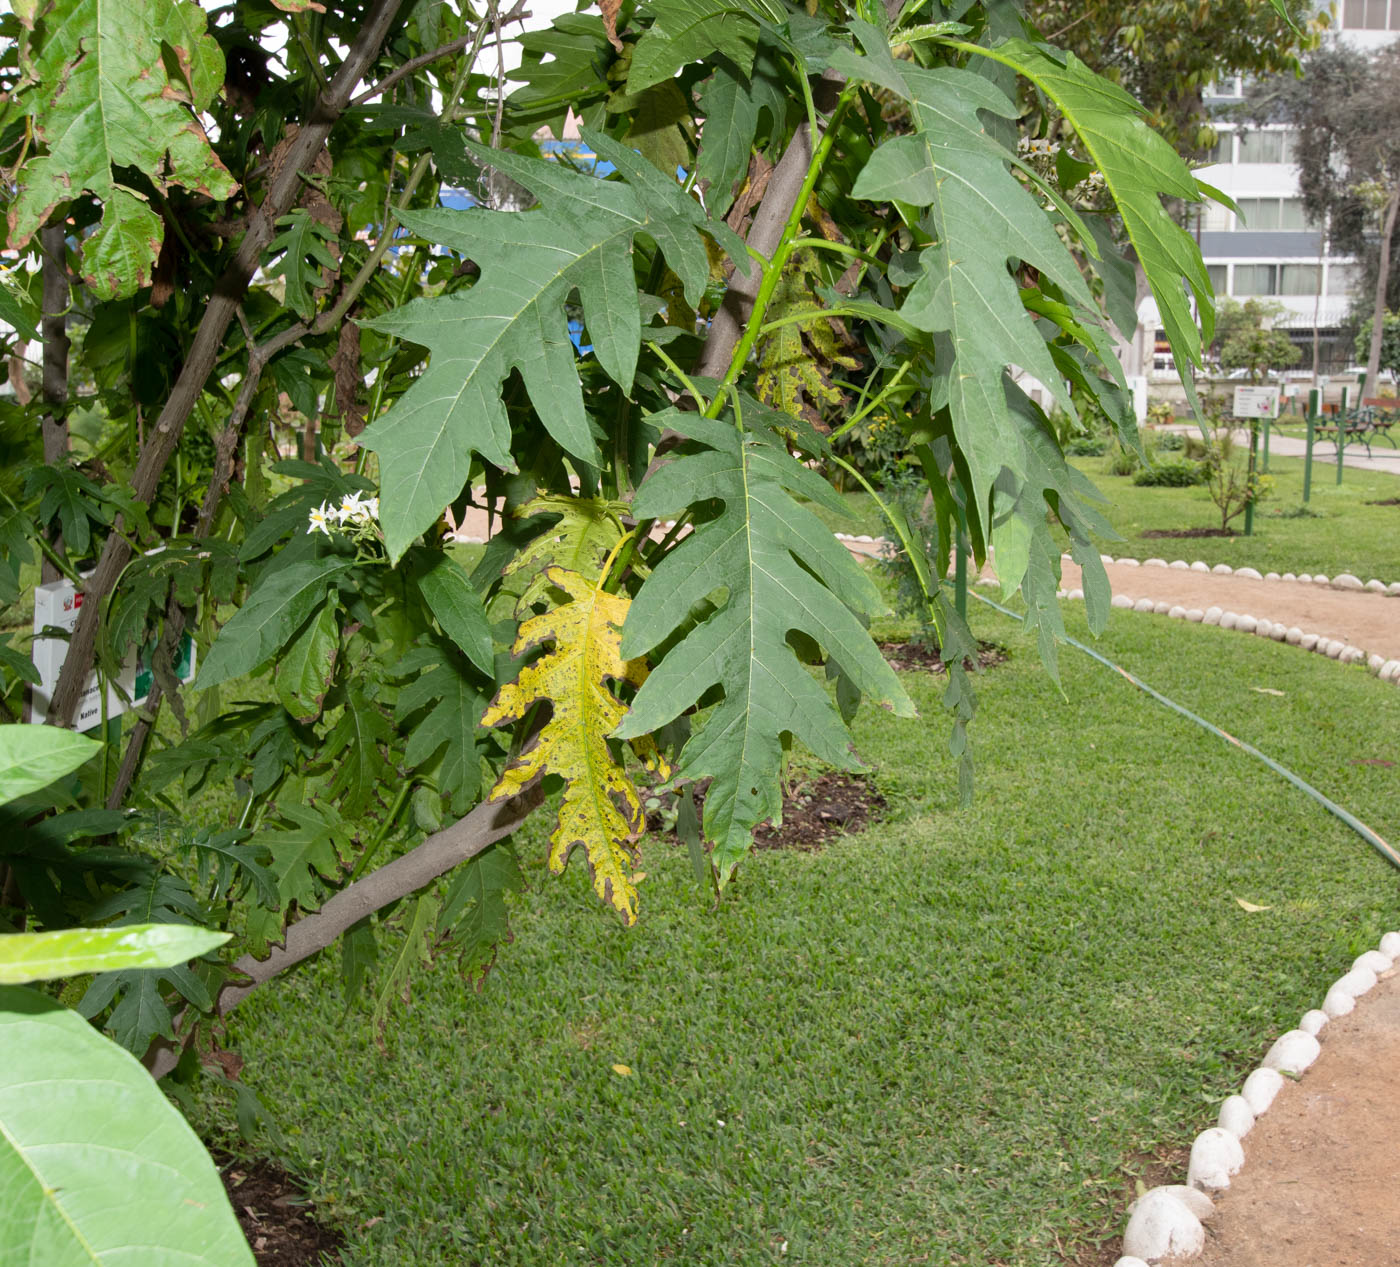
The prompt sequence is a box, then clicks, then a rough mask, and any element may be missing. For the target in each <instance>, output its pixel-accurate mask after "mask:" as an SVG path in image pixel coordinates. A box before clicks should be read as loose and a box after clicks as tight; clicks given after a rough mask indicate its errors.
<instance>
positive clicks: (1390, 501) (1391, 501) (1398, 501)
mask: <svg viewBox="0 0 1400 1267" xmlns="http://www.w3.org/2000/svg"><path fill="white" fill-rule="evenodd" d="M1366 505H1368V506H1400V497H1384V498H1382V499H1381V500H1380V501H1378V502H1367V503H1366Z"/></svg>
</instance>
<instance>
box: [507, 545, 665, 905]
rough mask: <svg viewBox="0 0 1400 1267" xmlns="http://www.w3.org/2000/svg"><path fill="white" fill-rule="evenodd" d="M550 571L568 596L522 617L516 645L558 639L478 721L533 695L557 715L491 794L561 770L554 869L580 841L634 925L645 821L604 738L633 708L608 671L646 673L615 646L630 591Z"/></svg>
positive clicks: (652, 757)
mask: <svg viewBox="0 0 1400 1267" xmlns="http://www.w3.org/2000/svg"><path fill="white" fill-rule="evenodd" d="M546 575H547V576H548V578H549V581H550V583H551V584H553V585H556V586H558V587H559V588H560V589H562V590H563V591H564V592H565V593H566V594H568V596H569V601H567V602H565V603H563V604H562V605H561V606H559V607H556V608H554V609H553V610H552V611H548V612H545V613H544V614H543V615H540V616H533V617H531V618H530V619H529V620H527V621H525V622H524V623H523V624H522V625H521V626H520V632H519V634H518V635H517V637H516V639H515V646H514V651H515V654H516V655H519V654H521V653H522V652H524V651H526V650H527V649H528V648H530V647H534V646H537V645H539V644H540V643H542V642H546V641H550V642H553V644H554V647H553V649H552V650H551V651H548V652H547V653H546V654H545V655H543V656H541V657H540V659H538V660H536V661H535V662H534V663H533V664H528V665H526V666H525V667H524V668H523V669H521V670H520V674H519V676H518V677H517V678H516V680H515V681H514V682H511V683H508V684H507V685H505V686H503V687H502V688H501V691H500V694H499V695H497V696H496V699H495V701H494V702H493V703H492V705H491V707H490V708H488V709H487V710H486V715H485V716H484V717H483V718H482V719H481V722H482V725H483V726H499V725H501V724H502V723H503V722H508V721H515V720H516V719H518V718H520V717H523V716H524V715H525V713H526V712H527V711H528V710H529V709H530V707H531V705H533V704H536V703H548V704H549V705H550V707H551V709H552V710H553V715H552V716H551V717H550V719H549V722H548V723H547V724H546V725H545V727H544V730H543V731H542V732H541V733H540V737H539V739H538V741H537V742H536V743H535V744H534V746H533V747H531V748H529V749H528V750H527V751H525V752H522V753H521V754H520V755H519V756H517V757H516V758H515V759H514V760H513V761H512V762H511V763H510V765H508V766H507V767H506V769H505V772H504V773H503V774H502V775H501V779H500V782H499V783H497V784H496V786H495V788H494V789H493V790H492V792H491V798H490V799H492V800H500V799H501V798H503V797H507V796H513V795H515V793H517V792H519V791H520V790H521V789H522V788H523V787H525V786H526V785H527V784H529V783H532V782H533V781H534V780H535V779H536V778H538V777H540V776H541V775H543V774H546V773H552V774H557V775H560V776H561V777H562V778H563V779H564V782H565V787H564V798H563V800H562V801H561V802H560V805H559V821H558V824H557V825H556V827H555V829H554V832H553V834H552V835H551V836H550V838H549V842H550V851H549V866H550V870H551V871H553V872H554V873H555V874H556V875H558V874H559V873H560V872H562V871H563V870H564V864H565V863H566V862H567V861H568V856H569V853H570V852H571V851H572V850H573V848H574V846H575V845H582V846H583V847H584V851H585V853H586V854H587V857H588V869H589V872H590V873H591V875H592V877H593V888H594V890H595V892H597V894H598V896H599V897H600V898H602V899H603V901H604V902H606V903H608V905H609V906H612V907H614V908H616V909H617V911H618V912H619V913H620V914H621V915H622V918H623V919H624V920H625V921H626V922H627V923H628V924H632V923H634V922H635V921H636V918H637V886H636V884H635V883H634V881H633V868H634V867H635V865H636V863H637V853H636V850H635V849H634V848H633V847H632V844H633V842H634V841H635V840H636V838H637V837H638V836H639V835H640V834H641V831H642V828H643V827H644V826H645V821H646V820H645V815H644V814H643V813H642V806H641V801H640V799H639V798H638V796H637V789H636V788H635V787H634V786H633V785H632V780H631V779H630V778H628V777H627V772H626V771H625V770H624V769H623V767H622V766H621V765H620V764H619V763H618V762H617V761H615V760H614V759H613V755H612V752H611V751H610V750H609V748H608V742H607V736H608V735H610V734H611V733H612V732H613V730H615V729H616V728H617V724H618V723H619V722H620V721H621V720H622V718H623V716H624V715H625V714H626V712H627V705H625V704H624V703H623V702H622V701H621V700H620V699H618V698H617V696H615V695H614V694H613V693H612V691H611V690H610V689H609V687H608V684H607V679H608V678H612V679H614V680H615V681H619V682H630V683H631V684H632V685H633V686H641V684H642V683H643V682H644V681H645V680H646V673H647V671H646V666H645V664H643V662H642V661H641V660H624V659H623V658H622V656H621V654H620V653H619V650H618V646H619V643H620V642H621V636H622V633H621V631H622V622H623V620H624V619H625V618H626V616H627V608H628V607H629V605H630V602H631V600H630V599H628V598H627V597H626V596H625V595H619V594H607V593H604V592H603V591H602V590H601V589H597V588H595V587H594V585H593V583H592V582H591V581H589V580H587V579H586V578H585V577H582V576H580V575H579V574H578V573H576V572H570V571H567V570H566V569H564V568H561V567H557V566H551V567H550V568H548V569H547V571H546ZM637 747H638V751H639V752H640V753H641V755H642V756H643V759H644V760H645V761H646V762H647V764H648V765H652V766H657V763H658V762H659V756H658V754H657V752H656V749H655V746H654V745H652V744H651V743H650V742H649V741H646V742H645V743H643V744H640V745H637ZM658 768H662V769H663V773H664V772H665V771H664V767H658Z"/></svg>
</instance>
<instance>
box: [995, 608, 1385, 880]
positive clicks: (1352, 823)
mask: <svg viewBox="0 0 1400 1267" xmlns="http://www.w3.org/2000/svg"><path fill="white" fill-rule="evenodd" d="M968 593H970V594H971V595H972V597H973V598H975V599H978V600H979V601H980V602H983V603H986V604H987V606H988V607H991V608H994V609H995V610H996V611H999V612H1001V614H1002V615H1003V616H1010V617H1011V619H1012V620H1024V617H1022V616H1018V615H1017V614H1016V613H1015V612H1014V611H1012V610H1011V609H1010V608H1008V607H1003V606H1002V605H1001V604H1000V603H995V602H993V601H992V600H991V599H990V598H987V597H986V596H985V595H983V594H979V593H977V591H976V590H969V591H968ZM1064 641H1065V642H1067V643H1069V645H1070V646H1071V647H1074V648H1075V649H1076V650H1078V651H1082V652H1083V653H1084V654H1085V655H1086V656H1090V657H1091V658H1092V659H1095V660H1097V661H1098V662H1099V663H1100V664H1103V665H1107V666H1108V667H1109V668H1110V669H1112V670H1113V671H1114V672H1115V673H1117V674H1119V675H1121V676H1122V677H1124V678H1126V679H1127V680H1128V681H1129V682H1131V683H1132V684H1133V685H1134V686H1135V687H1137V688H1138V690H1140V691H1142V692H1144V693H1145V694H1147V695H1150V696H1152V698H1153V699H1155V700H1156V701H1157V702H1158V703H1159V704H1165V705H1166V706H1167V707H1168V708H1170V709H1171V710H1172V712H1174V713H1180V714H1181V715H1182V716H1183V717H1185V718H1188V719H1189V720H1191V721H1193V722H1195V723H1196V725H1198V726H1200V727H1201V728H1202V729H1204V730H1208V731H1210V733H1211V734H1212V735H1218V736H1219V737H1220V738H1221V739H1223V740H1225V742H1226V743H1231V744H1234V745H1235V747H1236V748H1239V749H1240V750H1241V751H1242V752H1247V753H1249V755H1250V756H1251V757H1257V758H1258V759H1259V760H1260V761H1262V762H1263V763H1264V764H1265V765H1266V766H1268V767H1269V769H1270V770H1272V771H1273V772H1274V773H1275V774H1281V775H1282V776H1283V777H1284V778H1285V779H1287V780H1288V781H1289V782H1290V783H1291V784H1293V786H1294V787H1296V788H1297V789H1298V790H1299V791H1301V792H1306V793H1307V794H1308V795H1309V796H1311V797H1312V798H1313V800H1315V801H1316V802H1317V803H1318V804H1319V805H1321V806H1322V807H1323V808H1324V809H1325V810H1327V811H1328V813H1330V814H1335V815H1336V816H1337V817H1338V818H1340V819H1341V820H1342V822H1344V823H1345V824H1346V825H1347V826H1348V827H1350V828H1351V829H1352V831H1354V832H1355V833H1356V834H1357V835H1358V836H1360V837H1361V839H1362V840H1364V841H1365V842H1366V843H1367V844H1368V845H1370V846H1371V848H1372V849H1374V850H1375V851H1376V852H1377V853H1378V854H1380V856H1381V857H1382V858H1384V859H1385V860H1386V861H1387V862H1388V863H1390V865H1391V866H1392V867H1394V868H1395V869H1396V870H1397V871H1400V853H1397V852H1396V851H1395V849H1394V848H1393V847H1392V846H1391V845H1389V844H1387V843H1386V842H1385V841H1384V840H1382V839H1381V837H1380V836H1378V835H1377V834H1376V833H1375V832H1374V831H1372V830H1371V829H1370V828H1369V827H1367V826H1366V824H1365V823H1363V822H1362V821H1361V820H1360V819H1359V818H1357V817H1356V815H1355V814H1352V813H1350V812H1349V811H1347V810H1345V809H1343V808H1342V807H1341V806H1340V805H1338V804H1337V802H1336V801H1334V800H1331V799H1330V798H1328V797H1326V796H1323V794H1322V793H1321V792H1319V791H1318V790H1317V789H1316V788H1315V787H1313V785H1312V784H1311V783H1308V782H1306V781H1305V780H1303V779H1300V778H1299V777H1298V776H1297V775H1296V774H1294V773H1293V771H1292V770H1289V769H1286V768H1285V767H1284V766H1281V765H1279V763H1278V762H1277V761H1275V760H1274V759H1273V758H1272V757H1267V756H1265V755H1264V754H1263V753H1262V752H1260V751H1259V749H1258V748H1256V747H1254V746H1253V745H1252V744H1247V743H1245V742H1244V740H1243V739H1236V738H1235V736H1234V735H1232V734H1230V733H1229V732H1228V731H1224V730H1221V729H1220V727H1219V726H1215V725H1212V724H1211V723H1210V722H1208V721H1206V719H1205V718H1204V717H1198V716H1196V714H1195V713H1193V712H1192V711H1191V710H1190V709H1189V708H1183V707H1182V706H1181V705H1180V704H1178V703H1177V702H1176V701H1175V700H1170V699H1168V698H1167V697H1166V696H1165V695H1163V694H1162V693H1161V691H1154V690H1153V689H1152V688H1151V687H1150V686H1148V685H1147V683H1146V682H1143V681H1140V680H1139V679H1138V678H1135V677H1134V676H1133V675H1132V674H1131V673H1129V672H1128V670H1127V669H1125V668H1123V666H1122V665H1120V664H1114V663H1113V661H1112V660H1110V659H1109V658H1108V657H1107V656H1104V655H1100V654H1099V653H1098V652H1097V651H1095V650H1094V649H1093V648H1092V647H1086V646H1085V645H1084V644H1083V643H1082V642H1079V641H1078V640H1077V639H1074V638H1071V637H1069V636H1068V635H1066V636H1065V638H1064Z"/></svg>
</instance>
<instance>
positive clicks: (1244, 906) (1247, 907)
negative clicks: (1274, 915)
mask: <svg viewBox="0 0 1400 1267" xmlns="http://www.w3.org/2000/svg"><path fill="white" fill-rule="evenodd" d="M1235 904H1236V905H1237V906H1238V907H1239V908H1240V910H1242V911H1248V912H1249V913H1250V914H1251V915H1253V914H1255V913H1256V912H1257V911H1272V910H1273V909H1274V908H1273V907H1272V906H1256V905H1255V904H1254V903H1253V902H1246V901H1245V900H1244V898H1242V897H1237V898H1236V899H1235Z"/></svg>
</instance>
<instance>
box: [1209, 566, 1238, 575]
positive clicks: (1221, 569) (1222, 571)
mask: <svg viewBox="0 0 1400 1267" xmlns="http://www.w3.org/2000/svg"><path fill="white" fill-rule="evenodd" d="M1234 570H1235V569H1234V568H1232V567H1231V566H1230V565H1229V564H1228V563H1217V564H1216V565H1215V566H1214V567H1213V568H1211V571H1212V572H1214V573H1215V574H1216V576H1229V575H1230V573H1231V572H1233V571H1234Z"/></svg>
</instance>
